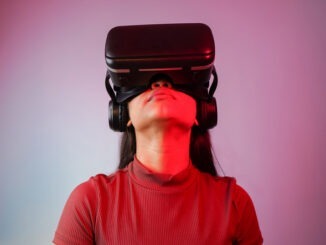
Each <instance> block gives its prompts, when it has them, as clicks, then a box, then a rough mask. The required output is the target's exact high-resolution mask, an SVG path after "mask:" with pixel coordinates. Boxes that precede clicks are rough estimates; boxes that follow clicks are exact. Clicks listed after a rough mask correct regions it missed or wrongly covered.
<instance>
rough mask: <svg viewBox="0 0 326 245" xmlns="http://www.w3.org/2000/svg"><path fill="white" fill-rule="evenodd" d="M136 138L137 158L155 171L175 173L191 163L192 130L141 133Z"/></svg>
mask: <svg viewBox="0 0 326 245" xmlns="http://www.w3.org/2000/svg"><path fill="white" fill-rule="evenodd" d="M136 139H137V142H136V157H137V159H138V160H139V161H140V162H142V163H143V164H144V165H145V166H146V167H147V168H148V169H150V170H151V171H153V172H157V173H163V174H172V175H174V174H177V173H179V172H181V171H182V170H184V169H186V168H187V167H188V165H189V163H190V154H189V145H190V132H189V133H176V132H172V133H171V132H169V133H167V134H165V135H162V133H161V134H157V133H155V134H150V135H147V134H146V135H143V134H140V135H136Z"/></svg>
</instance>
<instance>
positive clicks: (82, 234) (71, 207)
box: [53, 181, 96, 245]
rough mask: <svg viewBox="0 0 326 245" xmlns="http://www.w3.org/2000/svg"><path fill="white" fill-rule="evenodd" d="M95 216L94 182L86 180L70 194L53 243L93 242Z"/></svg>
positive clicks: (85, 243)
mask: <svg viewBox="0 0 326 245" xmlns="http://www.w3.org/2000/svg"><path fill="white" fill-rule="evenodd" d="M95 218H96V190H95V186H94V183H93V182H91V181H87V182H85V183H83V184H81V185H79V186H77V187H76V188H75V189H74V190H73V191H72V193H71V194H70V196H69V198H68V200H67V202H66V204H65V207H64V209H63V212H62V215H61V218H60V220H59V224H58V227H57V230H56V232H55V236H54V239H53V243H54V244H57V245H60V244H76V245H77V244H78V245H79V244H83V245H87V244H95V242H94V226H95Z"/></svg>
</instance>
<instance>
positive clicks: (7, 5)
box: [0, 0, 326, 245]
mask: <svg viewBox="0 0 326 245" xmlns="http://www.w3.org/2000/svg"><path fill="white" fill-rule="evenodd" d="M325 12H326V2H325V1H322V0H320V1H318V0H316V1H313V0H312V1H308V0H307V1H300V0H298V1H258V0H257V1H250V0H249V1H205V0H201V1H185V0H179V1H177V0H165V1H150V0H147V1H146V0H141V1H140V0H137V1H132V0H119V1H118V0H107V1H90V0H88V1H86V0H84V1H83V0H79V1H77V0H75V1H63V0H62V1H60V0H49V1H42V0H30V1H19V0H18V1H17V0H16V1H10V0H1V3H0V33H1V38H0V71H1V73H0V79H1V80H0V81H1V83H0V115H1V122H0V123H1V124H0V132H1V137H0V146H1V147H0V164H1V172H0V198H1V202H0V244H49V243H50V242H51V240H52V237H53V234H54V231H55V228H56V225H57V222H58V219H59V217H60V214H61V211H62V208H63V205H64V203H65V201H66V199H67V197H68V195H69V193H70V192H71V191H72V189H73V188H74V187H75V186H76V185H77V184H79V183H81V182H82V181H85V180H87V179H88V178H89V177H90V176H91V175H94V174H97V173H99V172H104V173H111V172H112V171H114V169H115V168H116V165H117V159H118V157H117V153H118V142H119V134H118V133H114V132H112V131H110V130H109V128H108V125H107V104H108V100H109V98H108V95H107V94H106V91H105V87H104V77H105V72H106V66H105V61H104V43H105V38H106V34H107V31H108V30H109V29H110V28H112V27H113V26H116V25H123V24H144V23H170V22H204V23H207V24H208V25H209V26H211V28H212V30H213V33H214V36H215V41H216V62H215V64H216V68H217V70H218V72H219V79H220V80H219V81H220V82H219V86H218V91H217V92H216V97H217V101H218V108H219V125H218V127H216V128H215V129H213V130H212V131H211V134H212V140H213V143H214V150H215V153H216V155H217V157H218V159H219V161H220V164H221V165H222V167H223V169H224V172H225V173H226V175H230V176H235V177H236V178H237V180H238V183H239V184H240V185H242V186H243V187H244V188H245V189H246V190H247V191H248V192H249V193H250V195H251V197H252V199H253V201H254V203H255V206H256V210H257V214H258V217H259V222H260V226H261V229H262V232H263V236H264V238H265V244H276V245H280V244H296V245H298V244H299V245H300V244H323V242H324V240H325V239H324V237H325V232H326V230H325V224H324V223H325V220H326V212H325V210H324V209H325V204H326V202H325V199H326V191H325V187H324V185H325V180H324V174H325V172H326V168H325V165H326V164H325V162H326V153H325V149H324V148H325V145H326V137H325V136H326V135H325V133H326V132H325V124H326V110H325V102H326V99H325V95H326V93H325V92H326V84H325V78H324V77H325V59H326V52H325V51H326V47H325V43H326V31H325V23H326V15H325Z"/></svg>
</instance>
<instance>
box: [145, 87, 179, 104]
mask: <svg viewBox="0 0 326 245" xmlns="http://www.w3.org/2000/svg"><path fill="white" fill-rule="evenodd" d="M165 98H172V99H175V97H174V96H173V94H172V93H170V91H169V90H166V89H157V90H154V91H153V92H152V93H150V95H149V96H148V99H147V101H151V100H153V99H165Z"/></svg>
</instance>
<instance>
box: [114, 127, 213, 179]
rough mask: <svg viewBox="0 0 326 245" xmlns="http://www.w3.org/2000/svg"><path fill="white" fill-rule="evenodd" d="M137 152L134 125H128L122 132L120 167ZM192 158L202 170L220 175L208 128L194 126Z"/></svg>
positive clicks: (191, 147)
mask: <svg viewBox="0 0 326 245" xmlns="http://www.w3.org/2000/svg"><path fill="white" fill-rule="evenodd" d="M135 153H136V135H135V130H134V127H133V126H130V127H127V130H126V132H124V133H123V134H122V138H121V146H120V162H119V166H118V168H119V169H122V168H125V167H126V166H127V165H128V164H129V163H130V162H131V161H132V160H133V159H134V155H135ZM190 158H191V161H192V164H193V165H194V166H195V167H196V168H197V169H198V170H199V171H201V172H205V173H209V174H211V175H213V176H218V174H217V171H216V168H215V165H214V158H213V153H212V144H211V139H210V135H209V132H208V130H203V129H201V128H199V127H198V126H193V127H192V131H191V139H190Z"/></svg>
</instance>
